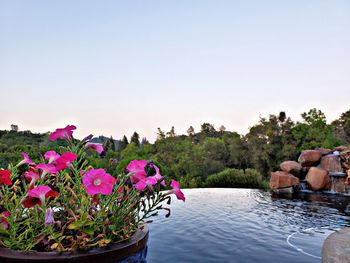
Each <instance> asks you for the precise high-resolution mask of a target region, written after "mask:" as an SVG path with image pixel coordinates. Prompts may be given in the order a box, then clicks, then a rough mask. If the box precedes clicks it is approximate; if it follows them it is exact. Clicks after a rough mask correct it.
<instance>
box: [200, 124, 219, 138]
mask: <svg viewBox="0 0 350 263" xmlns="http://www.w3.org/2000/svg"><path fill="white" fill-rule="evenodd" d="M201 132H202V133H204V134H207V135H210V134H212V133H215V132H216V131H215V128H214V125H213V124H210V123H203V124H202V125H201Z"/></svg>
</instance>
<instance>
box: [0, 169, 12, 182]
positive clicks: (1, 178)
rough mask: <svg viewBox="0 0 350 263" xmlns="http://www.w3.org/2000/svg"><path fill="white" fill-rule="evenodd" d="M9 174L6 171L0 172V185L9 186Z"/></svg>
mask: <svg viewBox="0 0 350 263" xmlns="http://www.w3.org/2000/svg"><path fill="white" fill-rule="evenodd" d="M10 177H11V172H10V171H8V170H0V184H6V185H11V184H12V181H11V178H10Z"/></svg>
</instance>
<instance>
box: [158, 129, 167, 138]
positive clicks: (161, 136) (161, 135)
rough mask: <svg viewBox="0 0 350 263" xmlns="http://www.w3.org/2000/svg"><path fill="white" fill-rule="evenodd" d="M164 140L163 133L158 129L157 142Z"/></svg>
mask: <svg viewBox="0 0 350 263" xmlns="http://www.w3.org/2000/svg"><path fill="white" fill-rule="evenodd" d="M164 138H165V133H164V132H163V131H162V130H161V129H160V128H158V133H157V140H162V139H164Z"/></svg>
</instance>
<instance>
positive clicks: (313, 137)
mask: <svg viewBox="0 0 350 263" xmlns="http://www.w3.org/2000/svg"><path fill="white" fill-rule="evenodd" d="M301 116H302V118H303V121H302V122H298V123H297V124H296V125H295V127H293V130H292V133H293V136H294V137H295V139H296V141H297V147H298V149H299V151H301V150H305V149H314V148H317V147H322V148H333V147H334V146H336V145H339V144H340V142H339V140H338V139H337V138H336V137H335V135H334V133H333V127H332V126H331V125H328V124H327V121H326V116H325V114H324V113H323V112H322V111H320V110H317V109H311V110H309V111H308V112H304V113H302V114H301Z"/></svg>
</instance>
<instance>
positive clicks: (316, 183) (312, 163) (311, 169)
mask: <svg viewBox="0 0 350 263" xmlns="http://www.w3.org/2000/svg"><path fill="white" fill-rule="evenodd" d="M336 151H337V152H339V156H338V155H336V154H333V153H334V152H336ZM339 158H340V159H341V162H340V161H339ZM280 169H281V171H277V172H272V173H271V179H270V187H271V188H272V189H273V190H274V191H276V192H292V191H293V189H297V188H299V184H300V179H305V181H306V183H307V186H308V188H309V189H311V190H313V191H320V190H330V189H331V187H332V180H331V177H330V176H329V175H330V174H337V173H341V172H343V171H347V172H348V175H349V176H350V148H348V147H346V146H339V147H336V148H335V149H333V150H330V149H324V148H319V149H315V150H305V151H303V152H302V153H301V154H300V156H299V158H298V162H296V161H285V162H283V163H281V165H280ZM349 182H350V181H349ZM346 183H347V178H341V180H337V181H335V184H334V182H333V188H335V190H336V191H337V192H339V193H344V192H346V191H348V189H347V188H348V186H347V185H346ZM349 190H350V189H349Z"/></svg>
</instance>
